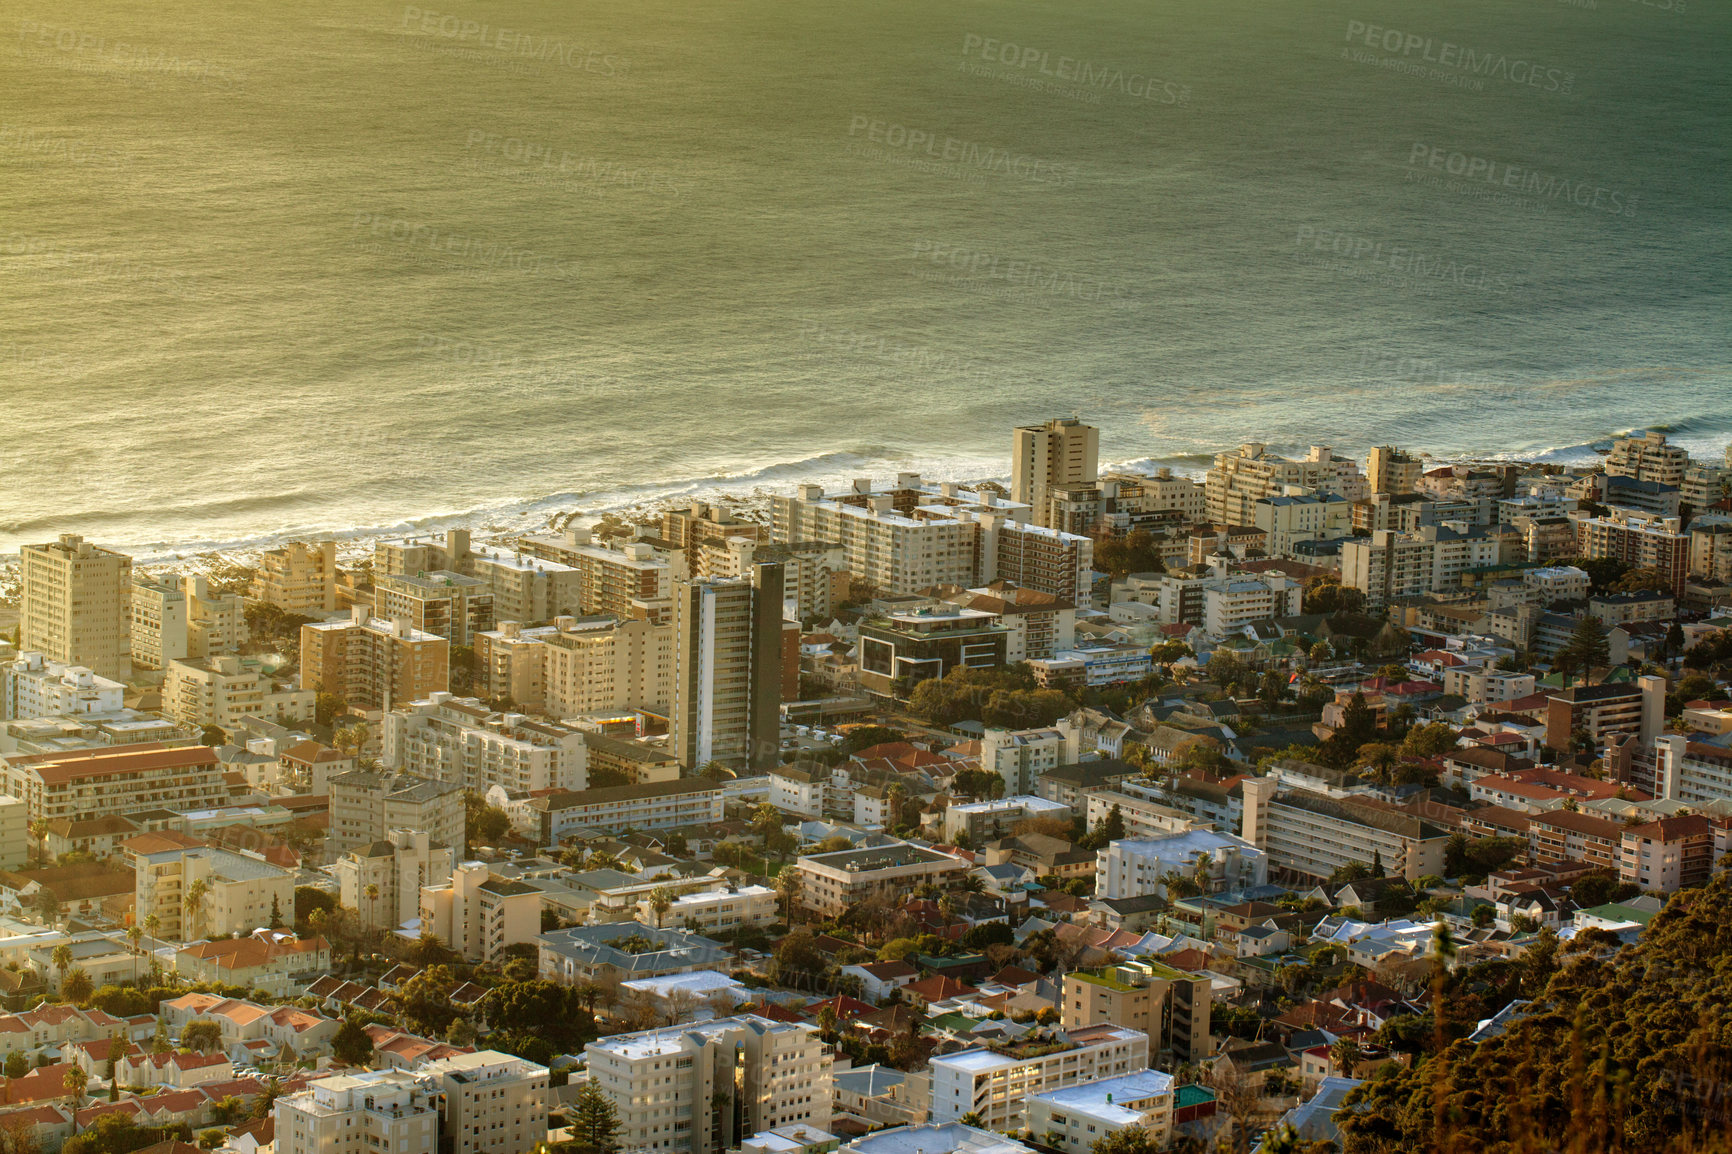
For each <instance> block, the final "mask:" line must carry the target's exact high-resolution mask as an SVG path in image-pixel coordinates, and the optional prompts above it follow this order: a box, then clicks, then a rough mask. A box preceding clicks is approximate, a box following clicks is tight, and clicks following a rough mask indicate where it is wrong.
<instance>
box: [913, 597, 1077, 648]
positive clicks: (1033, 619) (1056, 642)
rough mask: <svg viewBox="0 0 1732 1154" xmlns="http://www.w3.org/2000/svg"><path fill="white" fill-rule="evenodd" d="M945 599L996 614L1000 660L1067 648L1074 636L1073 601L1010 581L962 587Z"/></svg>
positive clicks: (1074, 613) (951, 602)
mask: <svg viewBox="0 0 1732 1154" xmlns="http://www.w3.org/2000/svg"><path fill="white" fill-rule="evenodd" d="M945 600H946V601H947V602H949V603H950V604H952V605H959V606H961V607H962V608H964V609H977V610H979V611H980V612H982V613H992V614H995V615H997V617H998V620H999V622H1000V623H1002V624H1003V625H1004V627H1005V638H1004V660H1005V661H1006V663H1008V664H1012V665H1014V664H1016V663H1017V662H1019V661H1029V660H1035V659H1039V658H1043V657H1051V656H1052V655H1053V654H1054V653H1057V652H1058V651H1060V650H1062V649H1069V648H1070V647H1071V645H1072V644H1073V642H1074V640H1075V637H1076V605H1075V603H1073V602H1070V601H1067V600H1065V599H1063V598H1062V597H1054V596H1053V595H1052V594H1051V593H1042V592H1041V591H1039V590H1038V589H1024V588H1022V587H1020V586H1018V585H1016V584H1015V583H1014V582H1011V581H994V582H992V583H991V584H990V585H986V586H983V587H981V588H978V589H965V590H963V591H962V592H960V593H954V594H951V595H950V596H948V597H946V598H945Z"/></svg>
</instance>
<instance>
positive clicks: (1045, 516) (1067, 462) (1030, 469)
mask: <svg viewBox="0 0 1732 1154" xmlns="http://www.w3.org/2000/svg"><path fill="white" fill-rule="evenodd" d="M1100 450H1101V431H1100V430H1099V429H1097V428H1095V427H1094V426H1093V425H1085V424H1083V423H1082V421H1081V420H1079V419H1077V418H1075V417H1060V418H1055V419H1054V420H1050V421H1048V422H1046V423H1045V424H1044V425H1024V426H1022V427H1020V428H1018V429H1017V430H1016V434H1015V441H1014V445H1013V448H1012V450H1011V457H1010V495H1011V498H1012V499H1013V500H1016V501H1021V502H1022V503H1024V504H1026V505H1029V506H1032V507H1033V509H1034V523H1035V524H1037V525H1050V524H1051V523H1052V520H1051V513H1050V510H1049V509H1048V501H1047V490H1048V489H1049V488H1051V487H1052V486H1055V485H1091V484H1093V483H1094V482H1096V481H1098V480H1099V479H1100V456H1101V452H1100Z"/></svg>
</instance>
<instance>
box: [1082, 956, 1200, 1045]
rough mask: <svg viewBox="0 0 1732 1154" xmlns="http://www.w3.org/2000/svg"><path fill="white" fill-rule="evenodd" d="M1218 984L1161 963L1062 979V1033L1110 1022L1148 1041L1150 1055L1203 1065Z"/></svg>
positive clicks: (1134, 963) (1126, 965)
mask: <svg viewBox="0 0 1732 1154" xmlns="http://www.w3.org/2000/svg"><path fill="white" fill-rule="evenodd" d="M1213 989H1214V983H1213V981H1212V980H1211V979H1210V978H1209V976H1208V975H1207V974H1190V973H1186V972H1184V971H1183V970H1175V969H1174V968H1173V967H1171V966H1168V965H1165V964H1163V963H1161V962H1158V961H1130V962H1124V963H1122V964H1120V965H1116V966H1105V967H1102V968H1101V969H1098V970H1075V971H1072V972H1071V973H1067V974H1066V975H1065V976H1064V1004H1063V1005H1062V1006H1060V1007H1059V1013H1060V1018H1061V1020H1062V1021H1063V1022H1064V1028H1065V1029H1067V1030H1074V1029H1076V1028H1078V1027H1079V1026H1094V1025H1098V1024H1100V1023H1102V1022H1109V1023H1112V1024H1114V1025H1119V1026H1129V1027H1130V1028H1131V1029H1133V1030H1141V1031H1142V1032H1143V1033H1145V1034H1147V1035H1148V1036H1149V1055H1150V1057H1154V1056H1156V1055H1164V1056H1166V1057H1167V1058H1170V1059H1171V1060H1173V1061H1176V1062H1200V1061H1202V1060H1203V1059H1205V1058H1207V1057H1209V1055H1210V1043H1209V1006H1210V1000H1211V997H1212V991H1213Z"/></svg>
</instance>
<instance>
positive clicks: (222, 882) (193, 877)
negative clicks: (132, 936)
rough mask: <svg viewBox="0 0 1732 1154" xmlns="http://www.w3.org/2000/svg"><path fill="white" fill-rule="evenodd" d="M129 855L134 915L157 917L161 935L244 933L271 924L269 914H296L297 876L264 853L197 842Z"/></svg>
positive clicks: (184, 936) (182, 937) (171, 937)
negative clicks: (274, 863)
mask: <svg viewBox="0 0 1732 1154" xmlns="http://www.w3.org/2000/svg"><path fill="white" fill-rule="evenodd" d="M128 857H129V858H130V859H131V862H132V868H133V903H134V904H133V908H134V910H135V913H136V916H137V919H138V921H139V922H140V923H142V922H143V921H144V919H146V918H148V917H151V916H152V915H155V917H156V918H157V922H158V925H159V927H160V928H159V929H158V931H157V936H159V937H162V938H165V939H168V940H171V941H191V940H193V939H194V938H217V937H228V936H231V935H233V934H236V933H240V934H243V935H244V934H250V933H252V932H253V931H254V930H255V929H257V928H258V927H260V926H265V925H269V924H270V921H271V916H272V914H273V913H274V914H275V915H276V916H277V917H278V918H281V919H282V920H283V921H284V922H287V921H290V920H293V918H294V911H295V875H294V873H293V872H292V871H290V870H286V869H283V868H282V867H281V866H275V865H272V864H271V863H270V862H268V861H266V860H265V858H264V855H263V854H257V853H253V852H251V851H241V852H235V851H231V850H226V849H216V848H214V847H210V846H195V847H179V848H175V849H165V850H160V851H157V852H155V853H141V852H137V851H129V852H128Z"/></svg>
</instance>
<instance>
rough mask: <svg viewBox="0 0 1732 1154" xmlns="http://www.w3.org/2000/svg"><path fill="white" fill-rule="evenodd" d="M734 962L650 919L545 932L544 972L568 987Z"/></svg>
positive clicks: (705, 943) (715, 949) (719, 966)
mask: <svg viewBox="0 0 1732 1154" xmlns="http://www.w3.org/2000/svg"><path fill="white" fill-rule="evenodd" d="M625 876H630V875H625ZM639 938H641V939H643V940H644V941H646V942H648V943H649V947H648V948H645V946H644V944H643V942H640V941H638V940H637V939H639ZM731 964H732V963H731V955H729V953H728V952H727V951H726V950H724V949H723V948H722V947H721V946H720V945H718V944H716V943H715V942H712V941H711V940H710V939H708V938H706V937H700V936H699V935H697V934H694V933H689V932H687V931H685V930H678V929H674V928H672V927H666V928H662V927H658V926H654V925H651V924H649V923H647V922H627V923H619V922H610V923H608V924H606V925H599V926H569V927H567V928H566V929H563V930H550V931H548V932H547V933H544V934H542V935H541V970H540V972H541V976H542V977H543V978H546V979H548V980H549V981H554V982H563V983H565V984H567V985H570V984H571V983H573V982H577V981H582V980H584V979H590V978H593V979H597V980H607V979H613V978H633V979H635V978H659V977H663V976H665V975H668V974H690V973H695V972H697V971H699V970H723V969H726V968H728V966H729V965H731Z"/></svg>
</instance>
